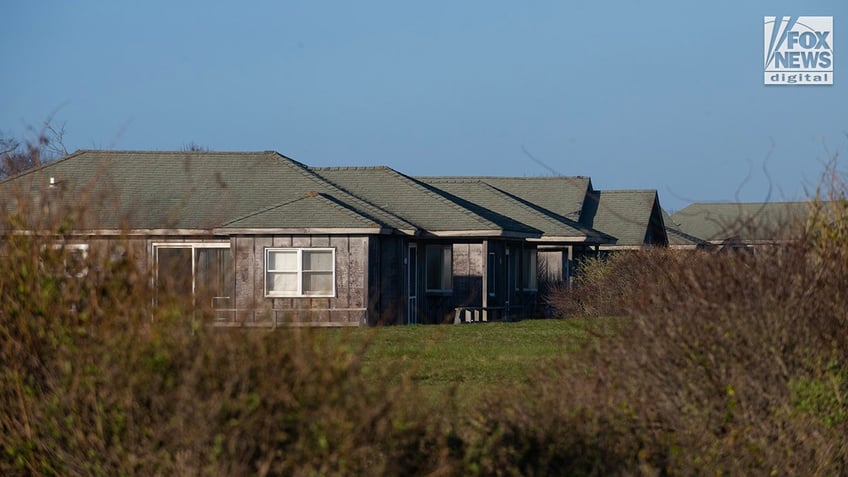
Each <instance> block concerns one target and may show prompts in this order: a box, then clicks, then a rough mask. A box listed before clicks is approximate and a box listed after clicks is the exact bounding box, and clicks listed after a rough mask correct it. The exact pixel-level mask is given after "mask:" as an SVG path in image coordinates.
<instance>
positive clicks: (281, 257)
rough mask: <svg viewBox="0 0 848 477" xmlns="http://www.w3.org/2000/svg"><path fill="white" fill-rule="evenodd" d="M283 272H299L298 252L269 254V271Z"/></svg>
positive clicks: (286, 251)
mask: <svg viewBox="0 0 848 477" xmlns="http://www.w3.org/2000/svg"><path fill="white" fill-rule="evenodd" d="M282 270H287V271H296V270H297V250H285V251H279V250H278V251H273V252H268V271H282Z"/></svg>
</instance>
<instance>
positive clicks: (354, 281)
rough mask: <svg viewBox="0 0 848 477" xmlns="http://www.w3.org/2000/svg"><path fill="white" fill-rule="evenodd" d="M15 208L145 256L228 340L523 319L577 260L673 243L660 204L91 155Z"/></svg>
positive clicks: (257, 160) (191, 157) (6, 195)
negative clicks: (296, 330)
mask: <svg viewBox="0 0 848 477" xmlns="http://www.w3.org/2000/svg"><path fill="white" fill-rule="evenodd" d="M0 194H2V200H3V204H4V206H5V209H6V210H7V211H10V212H14V211H16V210H18V211H21V210H23V207H27V206H29V207H33V209H32V210H33V211H35V215H36V216H41V215H43V216H45V218H46V217H47V216H54V217H62V218H67V217H73V220H72V221H71V222H69V224H70V227H69V228H67V230H65V231H64V236H63V237H57V239H61V240H63V241H64V243H66V244H67V245H69V246H70V247H72V248H73V247H76V248H78V249H80V250H83V251H84V250H87V249H89V248H93V247H113V246H116V245H117V244H119V243H120V246H121V247H130V248H132V249H133V252H134V253H133V256H136V257H139V262H140V263H139V266H140V267H143V268H144V269H146V270H150V271H151V272H152V275H153V281H154V283H153V285H154V286H155V287H157V288H158V289H160V290H165V289H167V290H173V291H177V292H179V293H183V294H185V295H186V296H192V297H193V299H194V300H195V302H196V305H197V306H202V307H204V308H208V309H213V310H214V316H215V318H216V320H217V323H218V324H220V325H241V326H279V325H288V324H309V325H338V326H341V325H351V326H358V325H365V324H369V325H374V324H402V323H440V322H445V321H450V320H452V319H454V318H456V317H460V314H461V315H462V317H464V318H471V317H472V316H473V317H474V318H475V319H503V318H507V317H510V318H511V317H518V316H524V315H527V314H530V313H532V312H533V311H534V307H536V306H537V305H538V294H539V289H540V286H541V282H546V281H562V280H567V278H568V276H569V275H570V270H571V264H572V261H573V260H577V259H579V258H580V257H582V256H586V255H590V254H598V253H599V251H602V250H604V249H606V248H609V247H622V246H625V245H626V246H632V247H643V246H651V245H664V244H665V243H667V239H666V238H665V234H664V228H663V227H662V216H661V215H660V216H659V218H658V219H657V218H656V217H655V213H656V211H657V210H661V209H659V202H658V200H657V198H656V192H655V191H649V192H645V193H635V192H616V191H601V192H599V191H595V190H593V189H592V186H591V181H590V180H589V179H588V178H585V177H543V178H495V177H477V178H413V177H409V176H406V175H404V174H402V173H400V172H397V171H394V170H392V169H390V168H387V167H346V168H312V167H308V166H306V165H304V164H301V163H299V162H297V161H294V160H292V159H289V158H287V157H285V156H283V155H281V154H279V153H276V152H254V153H221V152H126V151H123V152H122V151H78V152H76V153H74V154H71V155H70V156H67V157H65V158H63V159H61V160H58V161H56V162H53V163H50V164H47V165H44V166H41V167H39V168H36V169H33V170H30V171H27V172H25V173H23V174H21V175H19V176H16V177H13V178H11V179H8V180H5V181H3V182H2V183H0ZM619 219H620V223H617V222H616V221H617V220H619ZM34 227H37V225H34ZM613 232H614V233H613ZM616 234H619V235H616Z"/></svg>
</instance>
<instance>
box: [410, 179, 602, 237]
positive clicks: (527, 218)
mask: <svg viewBox="0 0 848 477" xmlns="http://www.w3.org/2000/svg"><path fill="white" fill-rule="evenodd" d="M422 181H423V182H425V183H427V184H428V185H430V186H432V187H434V188H436V189H438V190H441V191H443V192H444V193H447V194H450V195H451V196H452V197H455V198H457V199H458V200H461V201H464V203H467V204H472V205H473V204H476V205H477V207H480V208H482V209H483V210H486V211H489V213H494V214H497V215H499V216H501V217H511V218H512V219H515V220H516V221H518V222H521V223H523V224H526V225H527V226H530V227H532V228H534V229H537V230H539V231H540V232H541V233H542V238H543V239H551V240H558V241H565V242H589V243H610V242H614V239H613V238H612V237H608V236H606V235H605V234H603V233H601V232H598V231H596V230H593V229H591V228H588V227H585V226H583V225H582V224H580V223H578V222H577V221H575V220H571V219H568V218H566V217H563V216H560V215H557V214H554V213H552V212H550V211H545V212H542V211H541V210H539V208H534V207H531V206H530V205H528V204H527V203H526V202H523V201H521V200H520V199H518V198H517V197H515V196H513V195H510V194H508V193H506V192H504V191H502V190H500V189H497V188H495V187H494V186H492V185H490V184H488V183H487V182H486V179H477V178H446V177H429V178H422ZM472 205H469V207H471V206H472ZM483 213H485V212H483Z"/></svg>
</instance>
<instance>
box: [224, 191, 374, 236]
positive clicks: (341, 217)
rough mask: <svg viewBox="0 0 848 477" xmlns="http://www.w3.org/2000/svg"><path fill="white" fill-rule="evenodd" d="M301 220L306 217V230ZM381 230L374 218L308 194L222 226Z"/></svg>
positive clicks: (324, 198) (328, 197) (330, 200)
mask: <svg viewBox="0 0 848 477" xmlns="http://www.w3.org/2000/svg"><path fill="white" fill-rule="evenodd" d="M303 217H309V222H308V227H306V224H305V223H304V220H303ZM271 226H272V227H273V228H278V229H289V230H291V229H299V228H304V229H305V228H309V229H360V230H361V229H380V228H381V226H380V224H378V223H377V222H375V221H374V219H372V218H370V217H367V216H365V215H364V214H362V213H361V212H359V211H357V210H356V209H354V208H352V207H350V206H348V205H346V204H344V203H342V202H339V201H337V200H335V199H333V197H332V196H329V195H327V194H319V193H316V192H310V193H307V194H306V195H304V196H303V197H301V198H299V199H295V200H293V201H289V202H285V203H282V204H277V205H274V206H272V207H268V208H267V209H264V210H260V211H258V212H255V213H252V214H249V215H247V216H245V217H241V218H238V219H235V220H233V221H230V222H228V223H226V224H224V225H223V228H224V229H229V230H234V229H267V228H269V227H271Z"/></svg>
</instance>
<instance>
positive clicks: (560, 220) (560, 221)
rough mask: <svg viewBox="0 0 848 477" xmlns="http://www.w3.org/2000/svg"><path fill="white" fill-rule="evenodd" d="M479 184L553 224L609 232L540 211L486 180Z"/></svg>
mask: <svg viewBox="0 0 848 477" xmlns="http://www.w3.org/2000/svg"><path fill="white" fill-rule="evenodd" d="M480 184H482V185H483V186H484V187H487V188H489V189H492V190H493V191H495V192H496V193H498V194H500V195H502V196H504V198H506V200H509V201H510V202H513V203H515V204H518V205H519V206H520V207H522V208H524V209H527V210H528V211H530V213H531V214H533V215H535V216H537V217H540V218H542V219H544V220H545V221H547V222H549V223H554V224H558V225H565V226H567V227H571V228H572V229H574V230H576V231H578V232H583V233H595V234H597V235H598V236H603V235H609V234H605V233H603V232H601V231H600V230H595V229H593V228H591V227H587V226H586V225H584V224H581V223H580V222H578V221H576V220H572V219H569V218H568V217H564V216H562V215H559V214H555V213H553V212H551V211H548V212H550V213H545V212H542V211H541V210H539V209H537V208H536V207H532V206H530V205H529V204H528V203H526V202H524V201H522V200H520V199H519V198H517V197H515V196H513V195H512V194H510V193H508V192H506V191H503V190H501V189H498V188H497V187H495V186H493V185H492V184H489V183H488V182H485V181H480ZM539 208H542V209H544V207H541V206H539ZM545 210H547V209H545Z"/></svg>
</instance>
